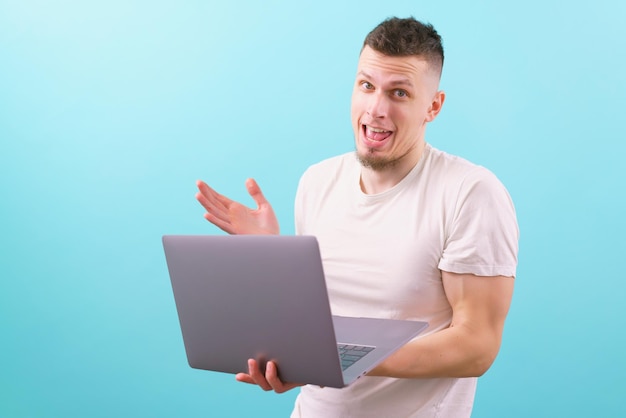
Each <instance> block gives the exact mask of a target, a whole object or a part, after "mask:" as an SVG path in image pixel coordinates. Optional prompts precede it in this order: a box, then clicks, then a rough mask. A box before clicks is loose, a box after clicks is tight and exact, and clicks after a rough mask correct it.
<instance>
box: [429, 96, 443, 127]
mask: <svg viewBox="0 0 626 418" xmlns="http://www.w3.org/2000/svg"><path fill="white" fill-rule="evenodd" d="M445 100H446V93H445V92H444V91H443V90H439V91H438V92H437V93H435V96H434V97H433V101H432V103H431V104H430V108H429V109H428V113H427V114H426V122H432V121H433V120H435V118H436V117H437V115H438V114H439V112H440V111H441V108H442V107H443V102H444V101H445Z"/></svg>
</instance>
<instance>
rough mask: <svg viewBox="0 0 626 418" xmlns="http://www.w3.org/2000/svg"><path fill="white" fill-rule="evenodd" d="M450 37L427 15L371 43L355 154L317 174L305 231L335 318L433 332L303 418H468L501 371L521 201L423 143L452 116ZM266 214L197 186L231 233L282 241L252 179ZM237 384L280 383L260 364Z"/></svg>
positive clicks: (302, 197) (310, 187) (302, 193)
mask: <svg viewBox="0 0 626 418" xmlns="http://www.w3.org/2000/svg"><path fill="white" fill-rule="evenodd" d="M443 58H444V55H443V48H442V45H441V38H440V36H439V35H438V34H437V32H436V31H435V29H434V28H433V27H432V26H430V25H424V24H422V23H420V22H418V21H416V20H415V19H412V18H410V19H397V18H392V19H388V20H386V21H384V22H382V23H381V24H380V25H379V26H377V27H376V28H375V29H374V30H373V31H372V32H370V33H369V34H368V36H367V37H366V39H365V42H364V45H363V49H362V51H361V55H360V58H359V63H358V68H357V74H356V81H355V84H354V90H353V95H352V124H353V128H354V136H355V142H356V152H355V153H349V154H345V155H340V156H337V157H334V158H330V159H328V160H325V161H322V162H320V163H318V164H316V165H314V166H312V167H310V168H309V169H308V170H307V171H306V172H305V173H304V175H303V176H302V178H301V180H300V184H299V187H298V192H297V196H296V207H295V217H296V232H297V233H298V234H306V235H315V236H316V237H317V238H318V240H319V243H320V249H321V254H322V258H323V261H324V271H325V274H326V280H327V287H328V291H329V297H330V301H331V306H332V310H333V314H335V315H344V316H357V317H358V316H363V317H379V318H395V319H409V320H411V319H412V320H421V321H427V322H429V324H430V326H429V328H428V330H427V331H426V333H425V334H424V335H423V336H421V337H419V338H417V339H415V340H413V341H412V342H410V343H408V344H407V345H405V346H404V347H402V348H401V349H400V350H398V351H397V352H396V353H395V354H394V355H393V356H391V357H390V358H389V359H387V360H386V361H385V362H383V363H382V364H380V365H379V366H378V367H377V368H376V369H374V370H373V371H372V372H371V373H369V375H368V376H366V377H364V378H362V379H360V380H359V381H357V382H356V383H354V384H353V385H351V386H349V387H347V388H344V389H333V388H320V387H314V386H311V385H308V386H304V387H303V388H302V389H301V392H300V395H299V396H298V398H297V401H296V405H295V408H294V411H293V415H292V416H294V417H300V416H302V417H340V416H341V417H366V416H372V417H383V416H385V417H387V416H388V417H454V418H458V417H466V416H469V415H470V413H471V409H472V404H473V400H474V393H475V387H476V377H478V376H480V375H482V374H483V373H485V372H486V371H487V369H488V368H489V367H490V365H491V364H492V362H493V361H494V359H495V357H496V355H497V353H498V350H499V348H500V342H501V338H502V331H503V327H504V321H505V318H506V315H507V312H508V309H509V305H510V301H511V297H512V293H513V283H514V276H515V270H516V265H517V249H518V228H517V222H516V217H515V210H514V207H513V204H512V202H511V199H510V197H509V195H508V193H507V191H506V189H505V188H504V187H503V186H502V184H501V183H500V182H499V181H498V180H497V179H496V177H495V176H494V175H493V174H492V173H491V172H489V171H488V170H486V169H485V168H482V167H480V166H476V165H474V164H471V163H469V162H468V161H466V160H463V159H461V158H458V157H454V156H451V155H448V154H446V153H444V152H442V151H439V150H437V149H435V148H433V147H432V146H430V145H429V144H427V143H426V141H425V131H426V125H427V123H428V122H431V121H432V120H434V119H435V118H436V116H437V115H438V113H439V111H440V110H441V108H442V106H443V103H444V100H445V94H444V92H443V91H440V90H439V79H440V76H441V70H442V65H443ZM246 185H247V188H248V191H249V193H250V195H251V196H252V197H253V198H254V200H255V201H256V203H257V204H258V208H257V209H256V210H252V209H249V208H246V207H244V206H243V205H241V204H239V203H237V202H234V201H232V200H230V199H228V198H227V197H225V196H222V195H220V194H218V193H216V192H215V191H214V190H212V189H211V188H210V187H209V186H208V185H206V184H205V183H203V182H201V181H199V182H198V187H199V190H200V191H199V193H198V194H197V195H196V197H197V199H198V201H199V202H200V203H201V204H202V205H203V206H204V208H205V209H206V210H207V213H206V214H205V218H206V219H207V220H209V221H210V222H212V223H213V224H215V225H217V226H218V227H220V228H221V229H223V230H224V231H226V232H228V233H232V234H239V233H270V234H277V233H279V225H278V221H277V220H276V217H275V215H274V213H273V211H272V208H271V206H270V205H269V203H268V202H267V201H266V200H265V198H264V197H263V194H262V193H261V191H260V189H259V187H258V185H257V184H256V183H255V182H254V180H248V181H247V183H246ZM237 379H238V380H240V381H243V382H247V383H252V384H257V385H259V386H260V387H261V388H263V389H265V390H275V391H276V392H284V391H286V390H289V389H292V388H294V387H296V386H299V385H298V384H295V383H285V382H281V381H280V380H279V379H278V378H277V371H276V366H275V365H274V364H273V363H269V364H268V366H267V368H266V371H265V374H262V373H261V372H260V370H259V368H258V366H257V364H256V363H255V361H254V360H250V361H249V370H248V373H240V374H238V375H237Z"/></svg>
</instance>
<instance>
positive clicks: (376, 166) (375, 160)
mask: <svg viewBox="0 0 626 418" xmlns="http://www.w3.org/2000/svg"><path fill="white" fill-rule="evenodd" d="M356 157H357V159H358V160H359V163H361V166H363V167H365V168H369V169H371V170H374V171H384V170H387V169H389V168H392V167H394V166H396V165H397V163H398V161H397V160H389V159H387V158H384V157H379V156H376V155H375V154H374V153H373V152H372V151H366V152H359V151H357V153H356Z"/></svg>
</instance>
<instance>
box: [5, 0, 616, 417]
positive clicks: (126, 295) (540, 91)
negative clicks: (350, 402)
mask: <svg viewBox="0 0 626 418" xmlns="http://www.w3.org/2000/svg"><path fill="white" fill-rule="evenodd" d="M469 3H470V2H461V1H458V2H425V1H424V2H419V1H379V0H376V1H352V2H339V1H336V0H335V1H327V0H315V1H307V2H303V1H299V2H295V1H264V2H252V1H249V2H241V1H229V2H225V1H224V2H216V1H178V2H174V1H171V2H158V1H157V2H155V1H131V2H129V1H121V0H113V1H111V0H108V1H90V2H81V1H70V0H68V1H53V2H49V1H32V0H27V1H24V0H15V1H7V0H0V199H1V200H0V245H1V248H0V250H1V251H0V267H1V269H0V275H1V280H0V331H1V334H0V335H1V336H0V339H1V340H0V341H1V345H0V386H1V387H0V416H2V417H86V416H89V417H138V416H146V417H147V416H149V417H173V416H181V417H182V416H185V417H200V416H220V417H239V416H257V417H260V416H263V417H265V416H267V417H275V416H286V415H288V413H289V411H290V410H291V405H292V403H293V399H294V397H295V392H293V393H289V394H285V395H275V394H268V393H264V392H262V391H261V390H259V389H258V388H255V387H250V386H247V385H243V384H239V383H237V382H235V380H234V377H233V376H231V375H223V374H219V373H210V372H203V371H197V370H192V369H190V368H189V367H188V366H187V363H186V359H185V355H184V350H183V345H182V340H181V335H180V331H179V327H178V322H177V321H178V319H177V316H176V311H175V306H174V300H173V296H172V293H171V287H170V283H169V278H168V276H167V270H166V265H165V260H164V256H163V251H162V247H161V241H160V238H161V235H162V234H165V233H189V234H203V233H204V234H212V233H218V231H217V229H216V228H214V227H213V226H212V225H210V224H208V223H207V222H206V221H204V220H203V218H202V213H203V211H202V208H201V207H200V206H199V205H198V204H197V203H196V202H195V200H194V193H195V186H194V182H195V180H196V179H198V178H202V179H205V180H207V181H208V182H209V183H211V184H212V185H213V186H215V188H216V189H218V190H220V191H222V192H225V193H226V194H229V195H230V196H231V197H233V198H236V199H242V200H243V201H244V202H247V203H251V200H250V199H249V197H248V196H247V195H246V192H245V188H244V180H245V179H246V178H247V177H255V178H256V179H257V180H258V181H259V183H260V185H261V187H262V188H263V190H264V191H265V194H266V196H267V197H268V199H269V200H270V201H271V202H272V203H273V204H274V207H275V209H276V211H277V214H278V216H279V218H280V220H281V223H282V228H283V232H284V233H287V234H290V233H293V215H292V208H293V205H292V202H293V198H294V193H295V189H296V184H297V181H298V178H299V176H300V174H301V173H302V172H303V171H304V170H305V169H306V167H307V166H308V165H309V164H311V163H314V162H316V161H318V160H320V159H322V158H326V157H329V156H332V155H335V154H338V153H342V152H346V151H350V150H352V148H353V142H352V141H353V136H352V131H351V126H350V118H349V105H350V95H351V90H352V83H353V76H354V73H355V68H356V63H357V59H358V52H359V49H360V46H361V43H362V40H363V38H364V37H365V35H366V34H367V32H368V31H369V30H371V29H372V28H373V27H374V26H375V25H376V24H377V23H379V22H380V21H381V20H382V19H384V18H386V17H388V16H391V15H398V16H403V17H404V16H409V15H413V16H415V17H417V18H419V19H422V20H425V21H430V22H432V23H433V24H434V25H435V26H436V28H437V29H438V30H439V32H440V33H441V34H442V36H443V38H444V44H445V48H446V66H445V69H444V75H443V79H442V88H443V89H444V90H445V91H446V92H447V101H446V103H445V106H444V109H443V112H442V113H441V114H440V116H439V117H438V119H437V120H436V121H435V122H434V123H432V124H431V126H430V128H429V131H428V134H427V139H428V140H429V142H431V143H432V144H433V145H434V146H436V147H438V148H440V149H443V150H446V151H448V152H451V153H455V154H459V155H461V156H463V157H465V158H468V159H470V160H472V161H474V162H476V163H479V164H482V165H485V166H487V167H488V168H490V169H491V170H492V171H494V172H495V173H496V174H497V175H498V176H499V177H500V179H501V180H502V181H503V182H504V184H505V185H506V186H507V187H508V189H509V191H510V193H511V195H512V196H513V199H514V201H515V203H516V207H517V211H518V217H519V224H520V229H521V242H520V247H521V248H520V259H519V270H518V279H517V288H516V293H515V297H514V301H513V305H512V308H511V312H510V316H509V319H508V322H507V328H506V331H505V338H504V343H503V346H502V350H501V352H500V355H499V358H498V359H497V361H496V363H495V364H494V365H493V367H492V369H491V370H490V371H489V372H488V373H487V374H486V375H485V376H484V377H482V378H481V379H480V383H479V389H478V393H477V396H476V403H475V409H474V416H475V417H556V416H563V417H565V416H567V417H590V416H594V417H618V416H626V407H625V406H624V396H625V394H626V383H624V373H625V372H626V361H625V360H624V353H626V341H625V339H626V337H625V336H624V335H625V333H624V328H625V326H626V315H625V313H626V310H625V308H624V301H623V299H624V293H625V292H626V281H625V280H624V273H623V270H622V267H623V264H624V260H625V256H624V252H625V249H626V248H625V246H624V244H623V241H622V239H623V237H624V236H625V235H626V228H625V222H624V214H625V213H626V199H625V193H624V189H625V187H624V178H625V176H624V171H625V170H624V161H623V156H624V152H625V151H626V145H625V134H626V131H625V129H624V118H623V116H622V113H623V112H624V110H625V109H626V82H625V77H626V76H625V75H626V52H625V51H626V41H625V40H626V25H624V21H625V18H626V6H625V4H626V3H624V2H620V1H602V0H600V1H594V2H588V3H582V2H578V3H572V4H565V3H563V2H560V1H555V0H543V1H534V0H533V1H526V2H514V3H509V2H500V1H495V0H494V1H476V2H471V5H470V4H469Z"/></svg>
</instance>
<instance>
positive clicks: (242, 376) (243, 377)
mask: <svg viewBox="0 0 626 418" xmlns="http://www.w3.org/2000/svg"><path fill="white" fill-rule="evenodd" d="M235 379H237V381H238V382H243V383H248V384H251V385H256V383H255V382H254V380H252V377H250V375H249V374H248V373H237V374H236V375H235Z"/></svg>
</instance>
